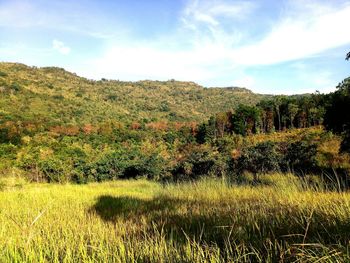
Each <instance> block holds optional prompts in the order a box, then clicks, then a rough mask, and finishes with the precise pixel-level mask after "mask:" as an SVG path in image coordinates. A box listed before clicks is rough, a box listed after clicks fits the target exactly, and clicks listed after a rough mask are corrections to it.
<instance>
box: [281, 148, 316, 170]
mask: <svg viewBox="0 0 350 263" xmlns="http://www.w3.org/2000/svg"><path fill="white" fill-rule="evenodd" d="M316 154H317V145H316V144H314V143H307V142H305V141H298V142H293V143H290V144H289V145H288V146H287V149H286V153H285V155H284V159H283V164H282V166H283V168H284V170H285V171H288V170H291V171H292V172H294V173H296V174H299V175H302V174H306V173H310V172H313V171H314V170H315V169H316V168H317V162H316Z"/></svg>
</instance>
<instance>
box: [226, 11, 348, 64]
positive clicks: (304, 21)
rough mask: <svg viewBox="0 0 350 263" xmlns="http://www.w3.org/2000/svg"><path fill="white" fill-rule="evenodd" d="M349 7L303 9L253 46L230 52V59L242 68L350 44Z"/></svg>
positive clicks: (294, 58) (305, 55)
mask: <svg viewBox="0 0 350 263" xmlns="http://www.w3.org/2000/svg"><path fill="white" fill-rule="evenodd" d="M347 25H350V5H349V4H348V5H345V6H344V7H343V8H341V9H327V8H325V7H324V6H323V5H320V6H318V7H315V6H314V5H313V9H312V10H309V9H307V8H305V10H304V13H302V14H300V15H299V17H286V18H284V19H282V21H279V23H278V24H277V25H276V26H275V27H274V28H272V30H271V31H270V32H269V33H268V34H267V35H266V36H264V37H263V38H262V39H261V40H260V41H258V42H257V43H255V44H252V45H247V46H242V47H240V48H238V49H234V50H232V53H231V58H232V59H233V60H234V61H235V62H237V63H240V64H244V65H259V64H261V65H269V64H276V63H279V62H285V61H291V60H296V59H303V58H307V57H310V56H313V55H316V54H318V53H321V52H323V51H326V50H328V49H331V48H335V47H338V46H342V45H345V44H348V43H350V28H349V27H348V26H347Z"/></svg>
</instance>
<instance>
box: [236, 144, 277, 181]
mask: <svg viewBox="0 0 350 263" xmlns="http://www.w3.org/2000/svg"><path fill="white" fill-rule="evenodd" d="M279 160H280V155H279V154H278V152H277V151H276V144H275V143H273V142H270V141H267V142H262V143H259V144H257V145H255V146H252V147H248V148H246V149H244V150H243V152H242V154H241V156H240V157H239V158H238V159H237V160H236V161H234V167H233V168H234V169H235V170H236V172H238V174H242V173H243V172H244V171H248V172H251V173H253V175H254V180H256V181H257V180H258V173H262V174H264V173H270V172H276V171H278V170H279Z"/></svg>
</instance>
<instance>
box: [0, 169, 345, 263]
mask: <svg viewBox="0 0 350 263" xmlns="http://www.w3.org/2000/svg"><path fill="white" fill-rule="evenodd" d="M349 237H350V193H347V192H336V191H326V190H323V189H322V185H318V186H317V187H311V186H310V185H309V184H306V183H303V182H302V181H300V180H299V179H296V178H295V177H293V176H290V175H288V176H287V175H284V176H282V175H278V174H276V175H270V176H262V177H261V184H259V185H254V186H253V185H250V184H244V185H232V184H228V183H227V182H226V181H223V180H213V179H211V180H203V181H200V182H196V183H184V184H177V185H161V184H159V183H155V182H149V181H144V180H138V181H115V182H109V183H102V184H97V183H96V184H95V183H94V184H88V185H71V184H67V185H55V184H28V183H26V182H25V181H19V180H17V179H16V180H14V179H12V178H4V179H0V261H1V262H23V261H24V262H278V261H281V262H294V261H296V262H308V261H309V262H314V261H317V260H319V261H321V262H344V261H349V260H350V253H349V249H350V244H349V240H350V238H349Z"/></svg>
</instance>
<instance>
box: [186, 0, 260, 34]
mask: <svg viewBox="0 0 350 263" xmlns="http://www.w3.org/2000/svg"><path fill="white" fill-rule="evenodd" d="M255 8H256V4H254V3H253V2H250V1H236V2H231V3H228V2H227V1H223V0H215V1H213V0H211V1H209V0H192V1H189V3H188V4H187V7H186V8H185V9H184V12H183V17H182V21H184V22H185V23H186V25H187V26H188V25H192V28H194V27H195V24H196V23H202V22H204V23H206V24H208V25H211V26H219V25H220V24H221V23H220V20H221V19H223V18H229V19H231V20H240V19H244V18H246V17H247V16H248V15H250V14H251V13H252V12H253V11H254V9H255Z"/></svg>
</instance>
